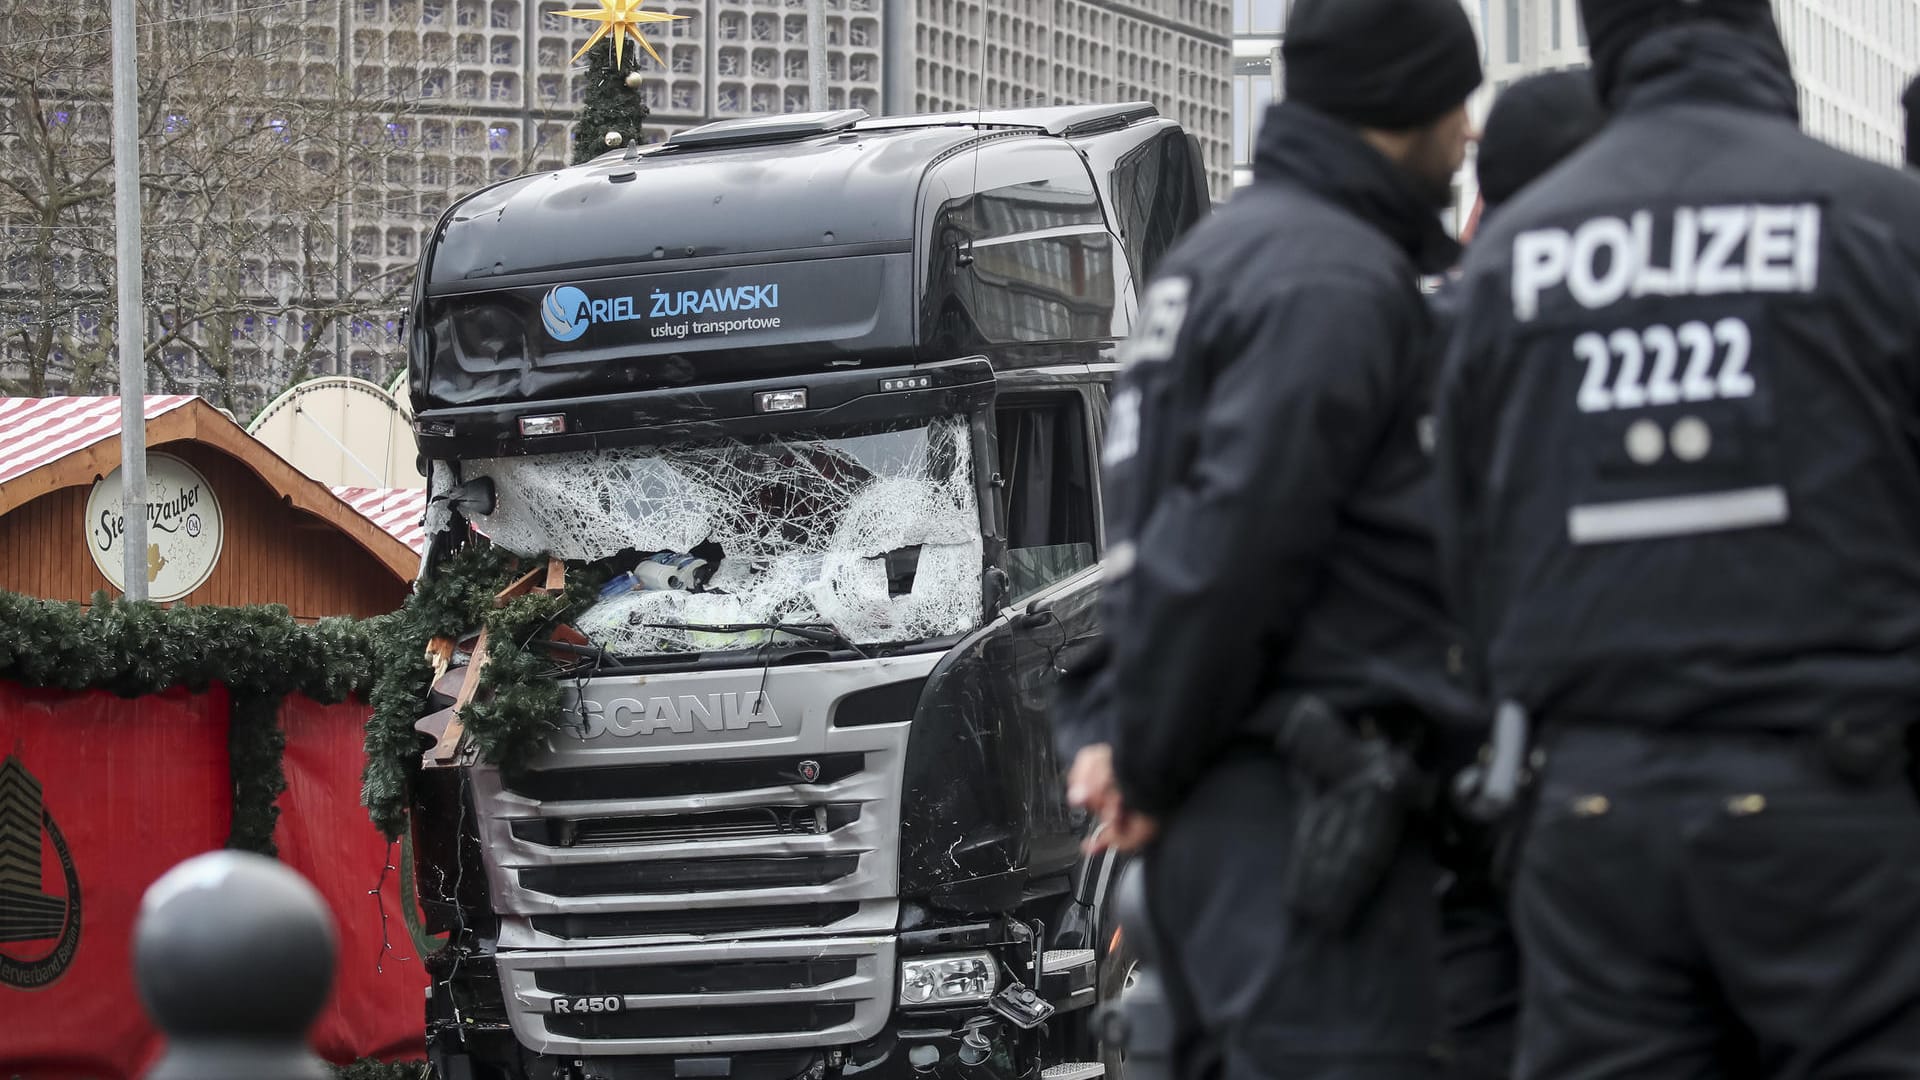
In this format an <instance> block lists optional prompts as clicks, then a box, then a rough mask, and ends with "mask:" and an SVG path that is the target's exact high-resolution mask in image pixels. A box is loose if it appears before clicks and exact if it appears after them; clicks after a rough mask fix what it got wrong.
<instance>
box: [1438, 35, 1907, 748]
mask: <svg viewBox="0 0 1920 1080" xmlns="http://www.w3.org/2000/svg"><path fill="white" fill-rule="evenodd" d="M1794 102H1795V88H1794V84H1793V81H1792V78H1791V75H1790V73H1789V71H1788V69H1787V66H1786V57H1785V55H1784V53H1783V52H1782V51H1781V50H1780V48H1779V46H1778V44H1777V41H1774V40H1772V39H1761V38H1757V37H1752V36H1748V35H1747V34H1746V33H1745V32H1742V31H1737V30H1734V29H1732V28H1727V27H1721V26H1718V25H1712V24H1693V25H1689V26H1685V27H1676V28H1670V29H1667V30H1664V31H1662V32H1660V33H1659V34H1657V35H1656V36H1653V37H1650V38H1648V39H1646V40H1644V41H1642V42H1640V43H1639V44H1638V45H1636V46H1635V47H1634V48H1633V49H1632V50H1631V51H1630V52H1629V53H1628V54H1627V56H1626V57H1625V58H1624V59H1623V67H1622V69H1621V74H1620V80H1619V83H1618V85H1617V87H1616V88H1615V90H1614V92H1613V94H1612V101H1611V104H1612V106H1613V108H1614V111H1615V114H1616V115H1615V119H1614V120H1613V122H1612V123H1611V124H1610V125H1609V126H1608V128H1607V129H1606V130H1605V131H1603V132H1602V133H1601V134H1600V135H1599V136H1597V137H1596V138H1595V139H1594V140H1593V141H1592V142H1590V143H1588V144H1587V145H1586V146H1585V147H1584V148H1582V149H1581V150H1580V151H1578V152H1577V153H1575V154H1574V155H1573V156H1571V157H1570V158H1569V159H1568V160H1567V161H1566V162H1564V163H1563V164H1562V165H1561V166H1560V167H1559V168H1558V169H1556V170H1555V171H1554V172H1552V173H1550V174H1548V176H1547V177H1545V178H1543V179H1542V180H1540V181H1539V182H1538V183H1536V184H1534V185H1533V186H1531V187H1529V188H1528V189H1527V191H1526V192H1525V193H1523V194H1522V195H1520V196H1519V197H1518V198H1517V199H1515V200H1513V201H1512V202H1511V203H1509V204H1507V205H1506V206H1505V207H1504V208H1503V209H1502V211H1501V213H1500V214H1499V215H1498V216H1497V217H1496V218H1495V219H1493V221H1492V222H1491V224H1490V226H1489V227H1488V228H1487V230H1486V231H1485V232H1483V233H1482V234H1481V235H1480V236H1478V237H1476V239H1475V242H1474V244H1473V248H1472V250H1471V251H1470V252H1469V253H1468V257H1467V260H1466V268H1465V278H1464V281H1463V289H1464V293H1465V301H1464V307H1463V310H1462V313H1461V317H1460V324H1459V328H1458V330H1457V332H1456V333H1455V334H1454V339H1453V342H1452V345H1451V347H1450V348H1449V350H1448V357H1447V361H1446V372H1445V376H1444V380H1443V384H1442V388H1441V391H1440V393H1441V401H1440V417H1439V421H1440V422H1439V428H1440V452H1439V458H1440V469H1441V474H1442V483H1441V489H1442V493H1443V494H1442V503H1443V509H1444V518H1445V521H1446V525H1445V527H1444V528H1443V541H1444V547H1445V550H1446V552H1447V563H1448V566H1449V576H1450V578H1451V580H1452V583H1453V587H1454V590H1455V591H1456V593H1457V595H1458V596H1459V597H1460V601H1461V604H1462V611H1463V617H1464V619H1465V621H1466V623H1467V625H1468V631H1469V633H1468V636H1469V638H1470V640H1471V641H1472V643H1473V645H1474V648H1473V649H1472V650H1470V651H1471V653H1472V654H1473V657H1474V659H1476V660H1477V661H1478V662H1480V663H1481V664H1482V665H1483V667H1484V670H1485V674H1486V678H1487V679H1488V681H1489V683H1490V687H1489V689H1490V692H1491V693H1492V694H1493V695H1494V696H1495V697H1496V698H1499V699H1510V700H1515V701H1518V702H1520V703H1522V704H1524V705H1526V706H1528V707H1530V709H1531V710H1532V711H1533V712H1534V713H1535V714H1536V715H1537V716H1542V717H1544V718H1546V719H1548V720H1549V721H1556V720H1571V721H1582V722H1605V723H1614V722H1617V723H1627V724H1642V725H1655V726H1671V727H1690V728H1741V729H1744V728H1766V729H1789V730H1791V729H1799V728H1802V727H1806V726H1810V725H1817V724H1821V723H1823V722H1825V721H1827V720H1830V719H1863V720H1869V721H1873V720H1884V719H1899V718H1907V717H1913V716H1915V715H1917V714H1920V414H1917V413H1916V406H1920V184H1916V182H1915V181H1914V180H1913V179H1912V178H1911V177H1909V176H1907V175H1903V174H1901V173H1899V172H1897V171H1895V170H1893V169H1890V168H1885V167H1882V166H1880V165H1876V164H1872V163H1869V162H1867V161H1864V160H1861V159H1858V158H1855V157H1852V156H1849V155H1847V154H1845V153H1842V152H1840V151H1838V150H1835V149H1832V148H1830V147H1828V146H1826V145H1824V144H1822V143H1820V142H1818V141H1816V140H1814V139H1812V138H1809V137H1808V136H1806V135H1804V134H1802V133H1801V132H1800V131H1799V129H1798V126H1797V123H1796V121H1797V113H1796V109H1795V104H1794Z"/></svg>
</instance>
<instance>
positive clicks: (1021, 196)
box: [409, 103, 1207, 459]
mask: <svg viewBox="0 0 1920 1080" xmlns="http://www.w3.org/2000/svg"><path fill="white" fill-rule="evenodd" d="M1206 207H1207V196H1206V184H1205V177H1204V173H1203V170H1202V165H1201V161H1200V156H1199V153H1198V150H1197V148H1196V146H1195V144H1194V143H1193V141H1192V139H1191V138H1189V137H1188V136H1187V135H1186V134H1185V133H1184V132H1182V131H1181V129H1180V128H1179V127H1178V126H1177V125H1176V124H1174V123H1173V122H1172V121H1170V120H1166V119H1164V118H1161V117H1159V116H1158V115H1157V114H1156V113H1155V112H1154V110H1153V107H1152V106H1151V105H1147V104H1144V103H1134V104H1123V105H1105V106H1085V107H1063V108H1038V109H1010V110H984V111H980V112H968V113H950V114H941V115H932V116H913V117H887V118H879V119H870V118H867V117H866V114H865V113H864V112H861V111H859V110H847V111H841V112H832V113H809V114H788V115H780V116H768V117H754V118H747V119H743V120H730V121H722V122H719V123H715V124H709V125H706V126H704V127H699V128H694V129H691V130H689V131H685V132H681V133H679V134H677V135H675V136H673V137H672V138H670V139H668V140H667V141H666V142H664V143H659V144H654V145H652V146H647V147H636V148H632V149H629V150H625V151H616V152H613V153H609V154H605V155H602V156H601V157H599V158H596V159H594V160H593V161H590V162H587V163H585V164H582V165H578V166H574V167H572V168H568V169H562V170H559V171H555V172H546V173H539V174H533V175H528V176H522V177H519V178H516V179H513V180H509V181H506V182H504V183H501V184H497V185H494V186H492V187H489V188H486V189H484V190H482V191H479V192H476V193H475V194H473V195H471V196H468V197H467V198H465V199H463V200H461V201H460V202H459V203H457V204H455V205H454V206H453V207H452V208H451V209H450V210H449V211H448V212H447V213H446V215H445V216H444V217H443V218H442V219H441V221H440V223H439V226H438V228H437V229H436V230H435V233H434V236H433V238H432V241H431V242H430V243H429V245H428V246H427V249H426V251H425V253H424V255H423V258H422V262H421V270H420V274H419V276H418V280H417V282H416V286H415V295H414V300H413V308H412V312H411V316H410V319H409V325H410V331H409V352H410V367H411V382H412V393H413V401H414V405H415V408H416V410H417V414H416V420H415V426H416V433H417V435H418V437H419V441H420V445H421V449H422V452H423V453H424V454H425V456H426V457H428V458H430V459H461V458H473V457H496V456H502V455H512V454H535V453H552V452H561V451H571V450H580V449H589V448H593V447H597V446H614V445H623V444H627V443H632V442H636V441H647V440H648V439H649V438H650V437H652V435H651V434H650V433H657V432H659V431H661V430H664V429H674V428H680V427H683V426H686V425H695V426H711V425H731V424H735V423H744V424H747V425H749V426H752V425H754V424H756V423H760V422H765V423H772V422H775V421H779V422H788V423H790V422H793V421H795V420H798V419H801V418H800V417H796V416H791V415H788V416H784V417H776V416H773V415H771V413H773V412H794V411H798V412H803V413H809V414H813V415H811V416H808V417H806V419H809V420H813V419H826V418H827V417H828V416H829V415H831V416H832V417H833V418H836V419H858V418H862V417H861V416H860V415H859V414H861V413H877V411H878V410H881V409H885V408H893V407H897V406H901V405H906V404H908V401H907V400H906V399H905V398H901V397H892V398H889V399H886V400H884V401H883V400H879V399H878V395H882V394H883V393H886V394H901V393H904V394H907V395H909V396H910V397H911V396H918V397H922V398H923V399H926V400H923V401H922V402H921V403H920V404H921V406H922V407H924V408H946V407H949V406H951V405H953V404H955V403H956V402H955V401H954V400H948V399H953V398H955V397H956V396H957V397H959V398H966V397H969V396H975V395H978V394H980V393H985V394H987V395H991V393H992V384H993V380H994V377H995V374H996V373H998V372H1002V371H1007V370H1011V369H1019V368H1031V367H1040V366H1052V365H1058V364H1063V363H1080V364H1092V363H1098V362H1100V361H1101V360H1102V359H1104V358H1108V357H1110V351H1111V349H1112V346H1113V344H1114V342H1115V341H1116V340H1117V339H1118V338H1120V337H1123V336H1124V335H1125V334H1126V332H1127V329H1128V327H1129V324H1130V321H1131V318H1132V312H1133V303H1134V290H1135V286H1136V283H1137V282H1138V281H1140V280H1141V279H1143V278H1144V277H1145V276H1146V274H1147V273H1148V272H1150V271H1151V269H1152V267H1153V265H1154V263H1155V262H1156V261H1157V259H1158V257H1159V256H1160V254H1161V253H1162V252H1164V250H1165V249H1166V248H1167V246H1168V245H1170V244H1171V243H1172V241H1173V239H1174V238H1175V237H1176V236H1178V235H1179V234H1180V233H1181V232H1182V231H1183V230H1184V229H1185V228H1186V227H1187V226H1188V225H1190V224H1191V223H1192V222H1193V221H1194V220H1195V219H1196V218H1197V217H1199V216H1200V214H1202V213H1203V212H1204V211H1205V209H1206ZM901 380H906V381H905V382H902V381H901ZM883 384H885V385H884V387H883ZM783 389H804V390H805V391H806V393H805V394H802V395H800V396H798V397H795V396H793V395H787V396H784V397H781V398H779V399H778V403H777V405H770V401H771V400H772V399H769V397H768V396H767V395H769V394H775V393H778V392H779V391H781V390H783ZM935 399H938V400H935ZM534 417H537V418H539V422H538V423H536V424H534V425H531V426H529V425H525V424H523V423H522V421H523V420H526V419H528V418H534Z"/></svg>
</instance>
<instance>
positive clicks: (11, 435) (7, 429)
mask: <svg viewBox="0 0 1920 1080" xmlns="http://www.w3.org/2000/svg"><path fill="white" fill-rule="evenodd" d="M192 400H193V398H192V396H190V395H187V394H150V395H148V397H147V400H146V409H147V419H148V420H151V419H153V418H154V417H156V416H159V415H161V414H163V413H168V412H172V411H173V410H174V409H177V408H179V407H180V406H182V405H185V404H186V403H187V402H189V401H192ZM119 437H120V399H119V398H117V397H50V398H10V397H0V484H4V483H6V482H7V481H9V480H12V479H14V478H15V477H19V476H25V475H26V474H28V473H30V472H32V471H33V470H35V469H37V468H39V467H41V466H42V465H48V464H51V463H53V462H55V461H58V460H60V459H61V458H63V457H66V456H67V455H68V454H71V453H75V452H77V451H80V450H85V449H86V448H87V447H89V446H92V445H93V444H94V443H97V442H103V441H105V440H107V439H117V438H119Z"/></svg>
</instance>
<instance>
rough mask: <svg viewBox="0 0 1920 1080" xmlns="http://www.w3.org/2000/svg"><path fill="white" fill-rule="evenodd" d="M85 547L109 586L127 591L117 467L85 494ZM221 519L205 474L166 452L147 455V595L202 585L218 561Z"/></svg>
mask: <svg viewBox="0 0 1920 1080" xmlns="http://www.w3.org/2000/svg"><path fill="white" fill-rule="evenodd" d="M86 530H87V551H88V552H90V553H91V554H92V555H93V564H94V565H95V566H97V567H99V568H100V573H101V574H103V575H105V576H106V579H107V580H108V581H109V582H112V583H113V587H114V588H116V589H119V590H121V591H122V592H124V591H126V587H127V586H126V578H125V575H124V573H123V570H124V568H125V565H126V563H125V555H124V554H123V552H124V551H125V548H124V543H125V540H126V530H127V523H126V518H125V517H124V516H123V515H122V513H121V503H120V470H119V469H115V470H113V471H112V472H110V473H108V474H107V475H106V476H104V477H102V478H101V479H100V480H99V481H98V482H96V483H95V484H94V485H93V493H92V494H91V495H89V496H88V497H87V519H86ZM225 539H226V522H225V521H224V519H223V518H222V517H221V514H220V500H218V499H217V498H215V497H214V494H213V488H212V487H211V486H210V485H208V483H207V478H206V477H204V476H202V475H200V473H199V471H198V470H197V469H195V468H194V467H193V466H191V465H189V464H187V463H186V462H184V461H182V460H180V459H179V458H177V457H173V456H172V455H170V454H148V455H147V559H146V563H147V596H148V598H149V599H152V600H178V599H180V598H181V597H183V596H185V595H187V594H188V593H190V592H192V591H193V590H195V589H197V588H199V587H200V586H201V585H203V584H205V583H206V580H207V578H208V577H210V576H212V574H213V568H214V565H215V564H216V563H218V562H219V561H220V550H221V547H222V545H223V544H224V542H225Z"/></svg>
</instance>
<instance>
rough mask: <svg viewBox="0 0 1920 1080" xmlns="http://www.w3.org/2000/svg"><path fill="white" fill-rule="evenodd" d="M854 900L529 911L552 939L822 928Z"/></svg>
mask: <svg viewBox="0 0 1920 1080" xmlns="http://www.w3.org/2000/svg"><path fill="white" fill-rule="evenodd" d="M859 913H860V905H859V904H854V903H846V904H789V905H785V906H781V907H743V908H720V909H717V910H713V911H643V912H633V913H629V914H619V913H615V914H610V915H535V916H534V917H533V918H532V919H531V920H529V922H530V923H531V925H532V927H533V929H534V930H535V931H537V932H539V933H542V934H547V935H550V936H552V937H557V938H567V939H572V940H589V939H592V938H635V937H655V936H662V935H683V934H692V935H701V936H708V935H727V934H737V933H740V932H742V931H747V930H799V929H809V930H824V929H826V928H827V927H829V926H832V925H833V924H834V923H837V922H840V921H842V920H844V919H850V918H853V917H854V916H855V915H858V914H859Z"/></svg>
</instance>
